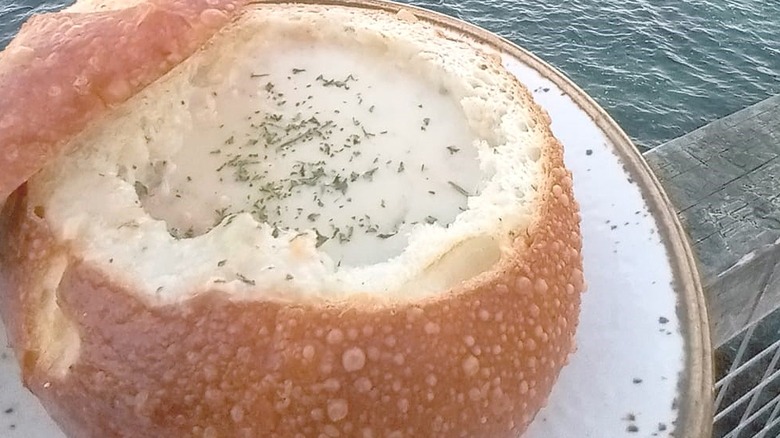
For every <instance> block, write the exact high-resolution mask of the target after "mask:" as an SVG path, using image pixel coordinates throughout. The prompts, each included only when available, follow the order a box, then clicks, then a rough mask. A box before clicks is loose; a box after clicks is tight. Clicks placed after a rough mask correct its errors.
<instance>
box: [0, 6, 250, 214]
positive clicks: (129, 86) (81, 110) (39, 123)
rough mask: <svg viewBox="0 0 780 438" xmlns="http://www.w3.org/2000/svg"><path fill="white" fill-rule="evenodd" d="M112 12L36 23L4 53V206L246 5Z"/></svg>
mask: <svg viewBox="0 0 780 438" xmlns="http://www.w3.org/2000/svg"><path fill="white" fill-rule="evenodd" d="M103 3H105V2H97V1H91V0H90V1H86V2H85V1H80V2H79V3H78V4H77V5H75V6H74V7H73V8H71V10H73V11H74V12H61V13H54V14H43V15H36V16H34V17H32V18H31V19H30V20H29V21H28V22H26V23H25V24H24V26H23V27H22V29H21V31H20V32H19V35H18V36H17V37H16V38H14V39H13V41H11V43H10V44H9V45H8V47H7V48H6V49H5V50H3V51H2V52H0V90H2V93H0V169H2V171H1V172H0V201H2V200H3V199H5V198H6V197H7V196H8V195H9V194H10V193H11V192H12V191H13V190H14V189H15V188H17V187H18V186H19V185H20V184H22V183H23V182H24V181H26V180H27V179H28V178H30V176H32V175H33V174H34V173H35V172H37V171H38V170H39V169H40V168H41V167H43V166H44V165H46V164H48V163H51V162H52V160H54V159H56V158H57V157H58V156H60V155H61V154H63V153H66V152H68V150H67V148H66V147H67V145H68V140H70V139H71V138H72V137H73V136H74V135H76V134H77V133H79V132H81V130H83V129H84V128H85V127H86V126H87V125H88V124H89V123H90V122H91V121H93V120H95V119H96V118H99V117H101V116H103V115H105V114H106V113H107V112H108V111H110V110H111V109H112V108H114V107H116V106H117V105H119V104H121V103H122V102H125V101H126V100H127V99H128V98H129V97H131V96H132V95H133V94H134V93H135V92H137V91H138V90H139V89H141V88H143V87H145V86H146V85H148V84H149V83H151V82H153V81H155V80H156V79H157V78H159V77H160V76H161V75H163V74H164V73H166V72H167V71H169V70H170V69H171V68H173V67H175V66H176V65H178V64H179V63H180V62H181V61H182V60H184V59H186V58H187V57H188V56H189V55H191V54H192V53H193V52H194V51H195V50H197V48H198V47H200V45H201V44H203V43H204V42H206V41H207V40H208V39H209V38H210V37H211V36H212V35H214V33H215V32H216V31H217V30H219V29H220V28H221V27H222V26H223V25H225V24H226V23H227V22H228V21H229V20H230V18H231V17H232V16H233V15H234V14H235V13H236V12H237V11H238V10H239V7H240V6H241V5H242V4H243V3H245V0H151V1H148V2H145V3H140V4H135V3H138V2H137V1H134V0H116V1H114V2H113V4H114V5H116V6H118V5H122V6H129V7H127V8H123V9H117V10H111V11H107V10H105V9H106V8H102V7H101V6H105V5H104V4H103ZM91 7H95V8H96V9H95V10H99V11H100V12H89V13H88V12H85V10H91ZM84 61H87V62H84ZM128 66H135V68H128ZM31 84H35V86H31ZM52 108H57V110H56V111H52V110H51V109H52Z"/></svg>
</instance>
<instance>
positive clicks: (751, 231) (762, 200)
mask: <svg viewBox="0 0 780 438" xmlns="http://www.w3.org/2000/svg"><path fill="white" fill-rule="evenodd" d="M645 157H646V159H647V161H648V162H649V163H650V166H651V167H652V168H653V170H654V171H655V172H656V174H657V176H658V178H659V179H660V180H661V182H662V183H663V185H664V187H665V188H666V191H667V193H668V194H669V197H670V198H671V200H672V202H673V203H674V204H675V206H676V208H677V210H678V214H679V216H680V218H681V220H682V222H683V225H684V226H685V227H686V229H687V230H688V233H689V235H690V239H691V243H692V244H693V247H694V251H695V252H696V254H697V256H698V259H699V262H700V270H701V273H702V277H703V278H702V280H703V283H704V288H705V293H706V294H707V298H708V305H709V310H710V319H711V321H712V326H713V327H712V328H713V342H714V344H715V346H719V345H722V344H723V343H725V342H726V341H727V340H729V339H730V338H731V337H733V336H734V335H736V334H737V333H738V332H739V331H741V329H742V328H744V327H745V326H747V325H748V324H750V323H752V322H755V321H757V320H760V319H761V318H762V317H764V316H766V315H767V314H768V313H770V312H771V311H772V310H774V309H776V308H777V307H780V267H778V266H779V265H780V96H775V97H771V98H769V99H767V100H764V101H762V102H759V103H757V104H755V105H753V106H751V107H748V108H746V109H744V110H742V111H739V112H737V113H735V114H732V115H730V116H728V117H726V118H723V119H720V120H718V121H716V122H713V123H711V124H709V125H706V126H704V127H702V128H700V129H698V130H696V131H693V132H691V133H689V134H687V135H684V136H682V137H680V138H677V139H675V140H673V141H670V142H668V143H666V144H663V145H661V146H659V147H657V148H655V149H653V150H651V151H649V152H647V153H646V154H645Z"/></svg>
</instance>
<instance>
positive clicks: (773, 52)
mask: <svg viewBox="0 0 780 438" xmlns="http://www.w3.org/2000/svg"><path fill="white" fill-rule="evenodd" d="M406 1H407V3H412V4H416V5H419V6H423V7H427V8H429V9H433V10H436V11H438V12H442V13H445V14H448V15H452V16H455V17H458V18H460V19H463V20H466V21H468V22H470V23H474V24H477V25H479V26H482V27H484V28H486V29H488V30H490V31H493V32H495V33H497V34H499V35H501V36H503V37H506V38H508V39H509V40H511V41H513V42H515V43H517V44H519V45H521V46H523V47H525V48H527V49H529V50H530V51H532V52H533V53H535V54H536V55H538V56H539V57H541V58H543V59H545V60H546V61H548V62H550V63H551V64H553V65H554V66H555V67H557V68H559V69H560V70H562V71H563V72H565V73H566V74H567V75H568V76H570V77H571V78H572V79H573V80H574V81H575V82H576V83H577V84H578V85H580V86H581V87H582V88H584V89H585V90H586V91H587V92H588V93H589V94H590V95H591V96H592V97H594V98H595V99H596V100H597V101H598V102H599V103H600V104H601V105H602V106H603V107H604V108H605V109H606V110H607V111H608V112H609V113H610V114H611V115H612V116H613V117H614V118H615V119H617V121H618V122H619V123H620V125H621V126H622V127H623V129H625V130H626V132H628V133H629V135H631V137H633V138H634V140H635V141H636V143H637V144H638V145H639V146H640V147H643V148H651V147H653V146H656V145H658V144H660V143H662V142H664V141H667V140H670V139H672V138H674V137H677V136H679V135H682V134H685V133H686V132H688V131H691V130H693V129H695V128H697V127H699V126H701V125H703V124H706V123H707V122H710V121H712V120H715V119H717V118H720V117H722V116H725V115H727V114H730V113H732V112H734V111H737V110H739V109H741V108H744V107H746V106H748V105H750V104H752V103H755V102H757V101H759V100H761V99H764V98H766V97H769V96H771V95H773V94H777V93H780V0H412V1H409V0H406ZM69 3H72V0H0V47H2V46H5V44H6V43H7V42H8V40H9V39H10V38H11V37H12V36H13V34H14V33H15V32H16V31H17V30H18V28H19V26H20V25H21V22H22V21H23V20H24V19H25V18H26V17H28V16H29V15H30V14H31V13H33V12H44V11H49V10H55V9H58V8H60V7H62V6H63V5H65V4H69Z"/></svg>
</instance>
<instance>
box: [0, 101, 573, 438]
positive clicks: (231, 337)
mask: <svg viewBox="0 0 780 438" xmlns="http://www.w3.org/2000/svg"><path fill="white" fill-rule="evenodd" d="M517 93H518V99H521V100H522V101H524V102H526V105H528V106H529V108H531V111H532V113H533V115H534V119H535V120H536V122H537V123H539V124H542V125H544V126H549V120H548V118H547V117H546V115H545V114H543V113H542V112H541V111H540V110H538V109H537V107H536V106H535V105H534V104H533V103H532V100H531V98H530V95H529V94H528V93H527V91H525V90H524V89H522V88H521V87H519V86H518V87H517ZM546 132H547V134H546V139H545V141H544V142H543V144H542V152H541V158H540V159H541V161H542V165H543V168H544V172H543V177H542V178H541V179H540V181H538V185H537V188H538V190H539V193H540V196H539V198H538V200H537V204H536V215H535V218H534V220H533V223H532V225H531V226H530V227H529V228H528V229H527V230H523V232H521V233H519V235H520V237H518V238H516V240H515V241H514V252H513V256H512V257H507V258H504V259H502V261H501V262H500V263H499V264H498V265H496V266H495V267H494V269H493V270H491V271H490V272H487V273H483V274H481V275H479V276H478V277H475V278H474V279H472V280H471V281H467V282H465V283H463V284H461V285H460V286H458V287H456V288H454V289H451V290H447V291H443V292H442V293H441V294H440V295H438V296H436V297H434V298H427V299H424V300H418V301H413V302H403V303H397V304H388V303H387V302H386V301H384V302H372V301H368V300H367V299H365V298H363V299H361V300H360V301H356V300H353V301H349V300H348V301H341V302H306V303H300V304H284V303H278V302H270V301H260V300H255V301H252V300H241V301H234V300H231V298H230V296H228V295H226V294H225V293H223V292H217V291H213V292H206V293H202V294H199V295H198V296H196V297H195V298H192V299H188V300H186V301H183V302H180V303H176V304H167V305H162V306H155V305H154V304H152V303H150V302H149V301H148V300H145V299H144V297H143V294H142V293H139V291H137V290H133V289H132V288H131V286H128V285H127V284H121V283H119V282H117V281H115V280H113V279H112V278H111V276H110V275H108V274H107V273H105V272H102V271H101V269H100V268H99V267H98V266H96V265H92V264H90V263H87V262H84V261H83V260H82V259H81V257H79V256H78V254H76V253H75V251H72V249H71V248H70V247H69V244H68V242H58V241H56V239H55V238H54V237H53V234H52V233H51V231H50V230H49V229H48V226H47V224H46V220H45V211H41V210H40V209H39V208H36V206H37V205H38V203H36V202H35V200H31V199H30V198H29V197H28V195H27V193H26V188H25V187H24V186H22V187H21V188H20V189H18V190H17V191H16V192H15V193H14V194H13V195H12V196H11V198H9V200H8V202H6V205H5V207H4V209H3V211H2V214H0V242H3V245H4V250H3V251H0V315H1V316H2V318H3V321H4V322H5V324H6V327H7V329H8V331H9V339H10V340H11V343H12V346H13V348H14V349H15V351H16V353H17V357H18V358H19V361H20V365H21V367H22V373H23V377H24V380H25V384H26V385H27V386H28V387H29V388H30V389H31V390H32V391H33V392H34V393H35V394H36V395H37V396H38V397H39V398H40V399H41V400H42V402H43V404H44V406H45V407H46V408H47V410H48V411H49V413H50V414H51V415H52V416H53V417H54V419H55V420H56V421H57V422H58V423H59V424H60V425H61V427H62V428H63V430H64V431H65V432H66V433H67V434H69V435H70V436H74V437H112V436H123V437H124V436H127V437H151V436H176V437H179V436H181V437H189V436H193V437H196V436H197V437H200V436H202V437H258V436H262V437H310V436H311V437H318V436H329V437H336V436H363V437H394V438H397V437H427V436H430V437H437V436H442V437H450V436H468V437H516V436H517V435H518V434H519V433H521V432H522V431H524V430H525V429H526V427H527V426H528V424H529V423H530V421H531V420H532V419H533V417H534V415H535V414H536V413H537V412H538V410H539V408H540V407H541V406H543V404H544V403H545V400H546V398H547V397H548V395H549V393H550V391H551V388H552V386H553V384H554V381H555V379H556V378H557V376H558V373H559V371H560V369H561V367H562V366H563V364H564V363H565V362H566V360H567V357H568V355H569V354H570V353H571V352H572V351H573V349H574V332H575V328H576V325H577V322H578V315H579V306H580V293H581V291H582V290H583V289H584V284H583V275H582V259H581V255H580V249H581V237H580V230H579V213H578V209H577V204H576V202H575V201H574V197H573V191H572V179H571V174H570V173H569V172H568V171H567V170H566V168H565V167H564V164H563V155H562V148H561V146H560V144H559V143H558V142H557V141H556V140H555V139H554V138H553V137H552V135H551V133H550V132H549V129H546ZM52 272H54V274H52ZM52 276H54V278H56V280H57V281H56V282H54V286H53V287H48V288H47V287H43V285H44V281H43V280H42V279H44V278H45V279H51V278H52ZM257 287H258V288H259V287H262V285H257ZM52 294H55V295H54V296H56V303H57V315H56V318H57V319H58V321H59V322H58V324H59V326H62V327H68V328H69V329H72V330H75V331H76V333H77V335H78V343H77V344H78V345H76V346H75V347H74V348H75V350H72V351H77V355H76V357H75V359H74V360H73V361H72V362H69V366H68V367H67V368H66V369H64V370H62V369H60V368H58V367H57V366H56V365H57V363H56V362H57V361H56V357H55V358H54V359H52V358H51V353H48V352H46V351H42V350H43V349H45V348H47V347H48V346H50V345H51V340H50V339H43V336H44V333H46V336H51V330H49V331H46V330H43V329H42V328H41V322H42V321H43V322H44V323H45V322H46V318H48V317H49V316H48V315H43V314H42V310H41V309H42V306H41V303H42V302H48V301H51V298H52V297H51V296H49V295H52ZM63 321H64V322H63ZM63 324H64V325H63ZM55 335H56V333H55ZM63 339H66V340H67V339H68V338H63ZM62 342H64V341H62ZM67 347H68V346H64V347H62V348H63V350H67Z"/></svg>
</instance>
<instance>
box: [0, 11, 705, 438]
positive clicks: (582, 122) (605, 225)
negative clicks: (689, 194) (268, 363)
mask: <svg viewBox="0 0 780 438" xmlns="http://www.w3.org/2000/svg"><path fill="white" fill-rule="evenodd" d="M345 3H347V4H352V5H358V4H357V3H355V2H345ZM358 6H370V7H381V8H386V9H390V10H393V9H396V8H397V7H398V6H397V5H393V4H388V3H378V2H373V1H365V2H361V3H360V5H358ZM419 15H421V16H423V17H425V18H426V19H429V20H432V21H436V22H438V23H439V24H441V25H443V26H447V27H454V28H457V29H459V30H461V31H463V32H466V33H469V34H471V35H472V36H474V37H476V38H477V39H480V40H482V41H484V42H485V43H486V44H489V45H491V46H493V47H494V48H496V49H498V50H500V51H502V52H503V53H504V55H503V56H504V62H505V65H506V66H507V68H508V69H509V70H510V71H512V72H513V73H514V74H515V75H516V76H517V77H518V78H519V79H520V81H521V82H523V83H524V84H525V85H526V86H527V87H528V88H529V89H530V90H532V91H533V94H534V97H535V98H536V100H537V102H538V103H539V104H540V105H541V106H542V107H544V108H545V109H546V110H547V111H548V113H549V114H550V116H551V119H552V127H553V131H554V133H555V135H556V136H557V137H558V139H559V140H560V141H561V142H562V143H563V144H564V147H565V149H566V164H567V165H568V166H569V168H570V169H571V170H572V172H573V173H574V181H575V190H576V196H577V199H578V200H579V202H580V206H581V208H582V232H583V245H584V260H585V277H586V280H587V282H588V285H589V290H588V292H587V293H586V294H585V295H584V297H583V304H582V317H581V323H580V327H579V330H578V333H577V343H578V350H577V352H576V353H575V354H574V355H573V357H572V358H571V362H570V364H569V365H568V366H566V367H565V368H564V369H563V371H562V373H561V375H560V378H559V380H558V382H557V384H556V386H555V388H554V390H553V393H552V395H551V397H550V401H549V404H548V406H547V407H546V408H545V409H543V410H542V411H541V412H540V413H539V415H538V416H537V418H536V419H535V420H534V423H533V424H532V425H531V428H530V430H529V431H528V432H527V434H526V435H525V437H524V438H558V437H560V438H564V437H567V438H568V437H582V438H585V437H594V438H595V437H599V438H601V437H622V436H626V437H656V436H658V437H671V436H674V437H677V438H680V437H682V436H692V437H693V436H705V435H707V434H708V430H709V427H710V423H711V417H710V416H709V415H710V393H709V387H710V382H711V374H710V352H711V346H710V343H709V329H708V326H707V322H706V312H705V310H704V306H703V298H702V294H701V286H700V285H699V282H698V278H697V274H696V272H695V269H694V268H693V264H692V262H691V257H690V249H689V248H688V246H687V243H686V242H685V240H684V238H683V237H682V233H681V231H680V227H679V223H677V221H676V218H675V217H674V215H673V213H672V210H671V208H670V207H669V204H668V201H667V200H666V198H665V196H664V195H663V193H662V192H661V191H660V188H659V186H658V184H657V182H656V181H655V180H654V178H653V177H652V175H651V174H650V172H649V170H648V168H647V166H646V165H645V163H644V162H643V161H642V160H641V156H640V155H639V154H638V153H637V152H636V150H635V149H633V147H632V146H631V144H630V142H629V140H628V139H627V137H626V136H625V135H624V134H623V133H622V131H620V129H619V128H618V127H617V126H616V125H615V123H614V121H612V120H611V119H610V118H609V117H608V116H607V115H606V114H605V113H604V112H603V111H602V110H601V109H600V108H599V107H598V106H597V105H596V104H595V103H594V102H593V101H592V100H590V99H589V98H587V96H586V95H585V94H584V93H583V92H582V91H581V90H580V89H579V88H577V87H575V86H574V85H573V84H571V83H570V82H569V81H568V80H567V79H566V78H565V77H563V76H562V75H561V74H560V73H558V72H556V71H555V70H553V69H552V68H550V67H549V66H548V65H546V64H544V63H542V62H541V61H539V60H538V59H536V58H535V57H533V56H531V55H529V54H528V53H526V52H524V51H522V50H521V49H519V48H517V47H515V46H512V45H511V44H509V43H507V42H506V41H503V40H501V39H499V38H498V37H495V36H493V35H492V34H489V33H487V32H486V31H483V30H481V29H478V28H475V27H473V26H470V25H467V24H465V23H463V22H460V21H457V20H454V19H451V18H447V17H443V16H440V15H438V14H433V13H430V12H427V11H419ZM5 344H6V337H5V331H4V330H2V329H0V348H2V349H0V436H2V437H6V436H8V437H13V436H18V437H25V438H35V437H45V438H57V437H61V436H62V433H61V432H59V430H58V428H57V426H56V425H55V424H54V423H53V422H52V420H51V419H50V418H49V417H48V415H46V413H45V411H44V410H43V408H42V407H41V406H40V404H39V403H38V402H37V400H36V399H35V398H34V397H33V396H32V395H31V394H30V393H29V392H28V391H27V390H26V389H24V388H23V387H22V385H21V383H20V379H19V369H18V367H17V365H16V362H15V360H14V358H13V356H12V352H11V350H10V349H8V348H5V347H4V346H5Z"/></svg>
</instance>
